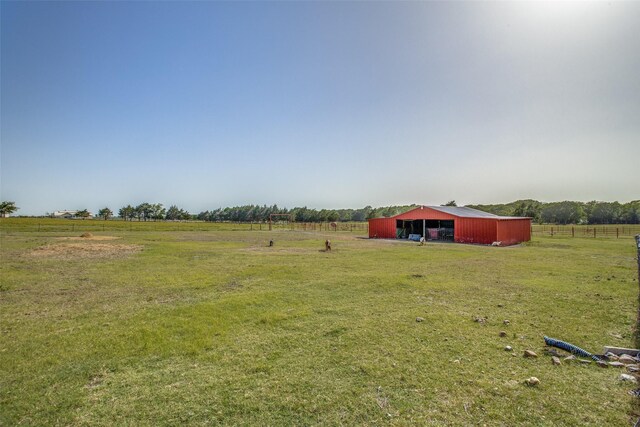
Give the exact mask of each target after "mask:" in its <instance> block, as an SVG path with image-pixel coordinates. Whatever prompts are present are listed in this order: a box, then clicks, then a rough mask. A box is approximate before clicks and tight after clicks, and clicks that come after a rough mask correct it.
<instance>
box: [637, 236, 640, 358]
mask: <svg viewBox="0 0 640 427" xmlns="http://www.w3.org/2000/svg"><path fill="white" fill-rule="evenodd" d="M636 250H637V256H636V260H637V261H638V289H639V290H640V234H636ZM639 327H640V292H638V320H637V321H636V346H637V345H638V343H639V341H640V337H639V336H638V328H639Z"/></svg>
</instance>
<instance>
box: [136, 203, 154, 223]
mask: <svg viewBox="0 0 640 427" xmlns="http://www.w3.org/2000/svg"><path fill="white" fill-rule="evenodd" d="M152 212H153V210H152V207H151V205H150V204H149V203H146V202H145V203H140V204H139V205H138V206H136V207H135V214H134V215H135V217H136V218H138V221H146V220H147V219H149V218H150V217H151V213H152Z"/></svg>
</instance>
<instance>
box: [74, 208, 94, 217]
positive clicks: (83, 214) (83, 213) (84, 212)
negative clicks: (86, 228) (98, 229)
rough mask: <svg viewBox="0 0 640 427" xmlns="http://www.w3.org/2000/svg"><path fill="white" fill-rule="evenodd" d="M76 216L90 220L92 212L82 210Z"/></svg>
mask: <svg viewBox="0 0 640 427" xmlns="http://www.w3.org/2000/svg"><path fill="white" fill-rule="evenodd" d="M76 216H77V217H78V218H82V219H85V218H89V217H90V216H91V212H89V211H88V210H86V209H82V210H81V211H78V212H76Z"/></svg>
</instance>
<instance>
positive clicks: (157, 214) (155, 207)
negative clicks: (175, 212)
mask: <svg viewBox="0 0 640 427" xmlns="http://www.w3.org/2000/svg"><path fill="white" fill-rule="evenodd" d="M166 212H167V210H166V209H165V208H164V206H162V204H161V203H154V204H152V205H151V207H150V209H149V217H150V218H152V219H153V220H154V221H157V220H161V219H164V216H165V213H166Z"/></svg>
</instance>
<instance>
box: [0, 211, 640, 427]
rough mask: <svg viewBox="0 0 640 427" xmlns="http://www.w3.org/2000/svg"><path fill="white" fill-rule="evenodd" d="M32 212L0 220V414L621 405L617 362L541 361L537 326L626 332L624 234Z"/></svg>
mask: <svg viewBox="0 0 640 427" xmlns="http://www.w3.org/2000/svg"><path fill="white" fill-rule="evenodd" d="M21 221H23V222H21ZM33 221H34V220H20V219H13V220H10V221H7V220H4V219H2V220H0V243H1V248H0V254H1V259H0V261H1V263H0V425H74V426H75V425H136V426H138V425H142V426H144V425H148V426H157V425H183V424H191V425H215V424H224V425H315V424H321V425H341V424H342V425H380V424H385V425H386V424H391V425H425V424H426V425H485V424H486V425H515V424H521V425H522V424H526V425H567V426H575V425H632V420H633V421H635V419H634V418H633V417H634V415H635V414H636V412H637V407H636V403H635V401H634V399H635V398H632V397H631V396H630V395H629V394H628V391H629V390H631V389H632V388H634V386H632V385H629V384H628V383H623V382H621V381H619V380H618V376H619V375H620V373H621V371H620V370H618V369H615V368H608V369H602V368H600V367H598V366H596V365H595V364H589V365H586V364H585V365H583V364H579V363H573V364H569V363H565V364H563V365H561V366H553V365H552V363H551V360H550V357H549V356H547V355H545V351H544V342H543V339H542V336H543V335H549V336H552V337H555V338H559V339H563V340H565V341H569V342H572V343H574V344H577V345H580V346H581V347H584V348H586V349H587V350H591V351H593V352H601V351H602V346H604V345H617V346H633V345H634V344H635V343H634V338H633V335H632V333H633V327H634V322H635V317H636V313H637V311H636V310H637V308H636V303H637V298H638V283H637V281H636V280H637V279H636V277H637V276H636V275H637V273H636V261H635V245H634V242H633V239H632V238H630V237H625V238H620V239H587V238H570V237H562V236H554V237H535V238H534V240H533V241H532V242H530V243H528V244H525V245H522V246H516V247H509V248H496V247H487V246H473V245H457V244H427V245H426V246H424V247H420V246H418V245H417V244H414V243H407V242H395V241H384V240H371V241H370V240H368V239H365V238H363V237H364V236H363V235H357V234H354V233H348V232H345V233H311V232H301V231H285V230H280V231H274V232H268V231H262V232H260V231H242V230H235V231H234V230H233V229H230V228H229V227H227V226H220V227H217V228H216V227H209V228H207V229H206V230H203V229H191V230H188V229H182V230H176V231H171V230H158V229H155V230H154V229H147V230H141V229H137V230H131V231H129V230H126V229H117V228H109V227H108V226H107V228H106V229H105V231H104V232H102V231H101V230H98V231H96V232H94V235H95V236H94V238H88V239H80V238H78V235H79V233H78V232H77V231H79V230H73V232H71V231H66V232H51V231H46V230H43V229H42V228H41V230H40V231H37V229H35V228H34V222H33ZM74 233H75V234H74ZM327 237H329V238H331V239H332V242H333V249H334V250H333V251H332V252H330V253H326V252H323V251H322V249H323V241H324V239H325V238H327ZM271 238H273V239H274V241H275V246H274V247H272V248H269V247H268V246H267V242H268V241H269V239H271ZM417 317H422V318H424V321H422V322H416V318H417ZM475 317H483V318H486V319H487V321H486V322H485V323H480V322H475V321H474V318H475ZM506 319H508V320H509V321H510V323H509V325H504V324H503V320H506ZM501 330H504V331H506V332H507V336H506V337H500V336H499V333H500V331H501ZM505 345H511V346H512V347H513V348H514V352H513V353H509V352H506V351H504V350H503V348H504V346H505ZM525 349H530V350H533V351H535V352H537V353H538V354H539V355H540V357H538V358H537V359H526V358H523V357H522V352H523V350H525ZM531 376H536V377H537V378H539V379H540V385H539V386H537V387H529V386H526V385H524V383H523V381H524V380H525V379H526V378H528V377H531Z"/></svg>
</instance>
